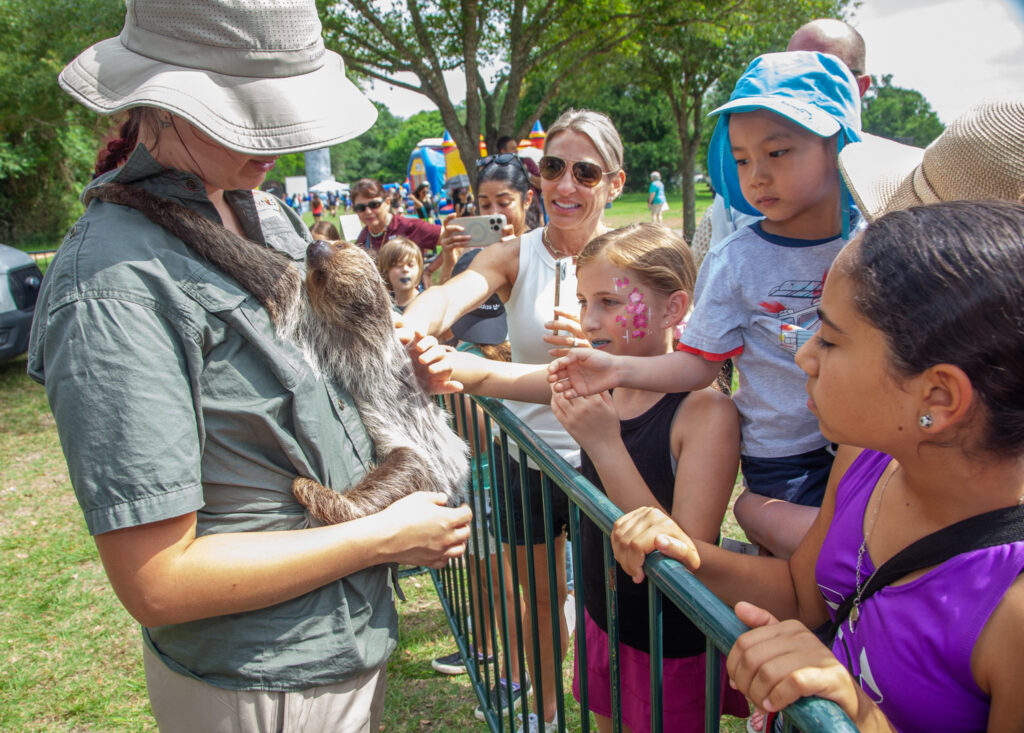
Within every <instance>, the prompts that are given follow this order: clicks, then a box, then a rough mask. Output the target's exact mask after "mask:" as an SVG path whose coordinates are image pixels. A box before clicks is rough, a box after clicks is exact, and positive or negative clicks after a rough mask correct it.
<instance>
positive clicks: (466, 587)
mask: <svg viewBox="0 0 1024 733" xmlns="http://www.w3.org/2000/svg"><path fill="white" fill-rule="evenodd" d="M448 400H449V403H448V406H449V408H450V409H452V412H453V414H454V416H455V419H456V422H457V424H458V426H459V428H460V431H461V432H462V433H463V434H464V435H466V436H467V437H468V439H469V441H470V444H471V446H472V447H473V452H474V456H476V459H475V460H474V467H473V472H472V477H471V486H470V488H469V501H470V506H471V507H472V509H473V512H474V517H475V519H474V523H473V529H472V532H471V537H470V540H469V545H470V554H469V555H468V556H467V557H464V558H460V559H459V560H458V561H456V562H453V563H451V564H450V565H449V566H448V567H447V568H445V569H443V570H441V571H432V577H433V579H434V583H435V587H436V589H437V593H438V597H439V598H440V601H441V605H442V607H443V609H444V611H445V614H446V615H447V617H448V621H449V624H450V626H451V629H452V633H453V635H454V637H455V641H456V643H457V645H458V648H459V651H460V653H461V654H462V656H463V659H464V660H465V661H466V667H467V671H468V674H469V677H470V680H471V682H472V685H473V688H474V690H475V692H476V695H477V698H478V700H479V701H480V707H481V712H482V715H483V718H484V719H485V721H486V723H487V725H488V726H489V727H490V729H491V730H492V731H515V730H517V726H518V724H517V721H516V712H517V711H516V709H515V708H514V707H501V708H499V707H497V706H495V705H494V704H493V702H494V701H493V699H492V695H491V692H490V691H491V690H492V688H494V687H495V686H496V684H497V682H498V680H499V678H500V671H501V670H502V669H505V670H509V669H511V668H512V663H513V658H512V656H513V655H518V656H517V657H516V658H517V659H518V660H519V661H520V668H521V669H524V670H525V668H526V664H525V660H526V658H527V657H526V653H527V651H528V652H529V653H530V654H532V655H533V659H539V658H540V655H541V649H540V645H539V639H538V634H536V633H534V634H533V635H532V638H531V640H530V644H529V648H527V644H526V643H525V642H524V626H523V618H522V616H521V614H520V613H517V612H516V609H520V608H522V607H524V606H525V612H526V613H527V614H530V619H531V620H536V619H537V583H538V578H537V577H535V572H534V564H533V563H532V562H529V563H527V564H526V568H525V571H526V572H525V575H524V573H523V570H522V569H521V568H519V567H518V564H519V563H518V562H517V558H516V553H515V552H507V555H508V557H505V554H506V551H507V547H506V546H505V545H502V544H501V543H500V542H498V541H497V539H496V538H497V537H498V536H499V532H498V529H499V523H501V525H502V526H503V527H504V529H505V530H506V533H505V537H513V536H515V534H514V533H513V531H512V530H513V527H512V512H511V496H510V491H504V492H501V491H499V490H498V481H497V479H498V477H499V475H500V476H501V478H502V479H503V483H502V485H504V486H505V487H510V482H509V460H510V459H511V460H516V461H517V462H518V463H519V465H521V466H525V465H527V463H526V462H527V458H529V459H531V460H532V461H533V462H535V463H536V464H537V466H539V468H540V471H541V473H542V488H541V494H542V501H543V506H542V510H543V518H544V523H545V538H546V547H547V548H548V551H547V553H546V559H547V570H548V572H547V576H548V589H547V590H548V593H549V596H550V598H552V599H556V600H557V599H558V592H557V589H556V587H555V578H556V571H557V568H556V558H555V553H554V552H553V551H552V548H553V546H554V539H555V538H554V537H553V518H552V507H551V496H552V491H558V490H561V491H564V492H565V494H566V495H567V496H568V499H569V506H570V512H569V514H570V516H569V539H570V540H571V541H578V538H579V526H580V512H583V513H584V514H585V515H586V516H587V517H589V518H590V519H591V520H592V521H593V522H594V523H595V524H596V525H597V526H598V527H599V528H600V530H601V531H602V533H603V534H604V535H605V540H604V545H605V552H604V568H605V597H606V601H607V606H608V636H609V648H608V649H588V648H587V645H586V643H585V633H584V608H583V603H584V599H583V594H584V590H583V588H582V585H581V584H580V583H579V582H577V583H576V585H575V610H576V628H575V632H576V639H577V652H576V657H577V659H576V662H577V664H578V665H579V669H580V670H586V668H587V666H586V660H587V656H588V655H593V654H607V655H609V659H610V669H611V676H612V679H611V696H612V700H611V704H612V716H611V717H612V722H613V726H614V730H615V731H616V732H618V731H621V730H622V727H621V726H622V721H621V707H620V700H619V689H618V687H619V685H618V680H619V677H618V675H619V664H618V638H619V634H618V609H617V608H616V604H615V593H614V588H613V585H614V582H615V572H614V568H615V561H614V558H613V557H612V554H611V547H610V543H609V541H608V536H609V535H610V533H611V530H612V525H613V524H614V522H615V520H616V519H618V517H620V516H621V515H622V512H621V511H620V510H619V509H618V507H616V506H615V505H614V504H613V503H612V502H611V500H609V499H608V497H606V496H605V495H604V494H603V493H601V492H600V491H599V490H598V489H597V488H596V487H594V486H593V484H591V483H590V482H589V481H588V480H586V479H585V478H583V476H581V475H580V474H579V473H578V472H577V471H576V470H575V469H574V468H573V467H572V466H570V465H569V464H568V463H567V462H566V461H565V460H563V459H562V458H561V456H559V455H558V454H557V453H556V452H555V451H554V450H553V449H552V448H551V447H550V446H548V445H547V444H546V443H545V442H543V441H542V440H540V439H539V438H538V437H537V436H536V435H535V434H534V433H533V432H532V431H531V430H530V429H529V428H527V427H526V425H524V424H523V423H522V422H521V421H520V420H519V419H518V418H517V417H516V416H515V415H514V414H513V413H512V412H510V411H509V410H508V409H507V408H506V407H505V406H504V405H503V404H502V403H501V402H500V401H498V400H493V399H489V398H486V397H472V398H468V397H465V396H462V395H458V396H454V397H449V398H448ZM495 427H497V435H495V434H494V432H493V430H494V428H495ZM525 482H526V472H525V471H521V472H520V481H519V485H518V486H514V487H510V489H511V490H516V491H520V492H523V494H522V495H523V502H524V503H525V505H526V506H525V508H524V512H523V513H524V515H525V516H524V518H523V519H524V524H525V525H526V526H525V528H524V529H523V531H524V532H525V534H526V536H527V537H529V536H530V529H531V528H530V527H529V524H530V508H531V507H530V506H529V501H530V497H529V492H528V491H525V486H526V484H525ZM552 487H556V488H554V489H553V488H552ZM488 504H489V507H490V511H489V512H488V511H487V507H488ZM577 547H578V545H577ZM492 553H493V554H492ZM528 556H529V555H528ZM644 567H645V571H646V575H647V580H646V581H645V583H646V584H647V589H648V598H649V600H650V604H649V605H650V650H651V655H650V656H651V665H650V674H651V693H652V699H651V730H652V731H661V730H662V729H663V726H662V720H661V716H662V689H661V687H662V684H661V683H662V679H661V673H662V628H661V609H662V606H663V603H664V602H665V599H667V601H668V602H669V603H674V604H675V605H676V606H678V607H679V608H680V609H681V610H682V611H683V613H684V614H685V615H686V616H687V617H689V618H690V619H691V620H692V621H693V622H694V624H695V625H696V626H697V627H698V628H699V629H700V630H701V631H702V632H703V633H704V635H705V636H706V637H707V657H706V659H707V663H706V667H707V671H706V688H705V690H706V692H705V694H706V701H707V703H706V705H705V709H706V715H705V730H706V731H717V730H718V729H719V718H720V714H719V700H720V699H721V690H720V684H721V682H720V680H721V674H720V670H721V667H720V659H721V658H720V655H719V652H727V651H728V650H729V649H730V648H731V647H732V645H733V643H734V642H735V640H736V638H737V637H738V636H739V635H740V634H741V633H743V632H744V631H746V630H747V627H746V626H744V625H743V624H742V623H741V622H740V621H739V619H738V618H736V615H735V614H734V613H733V612H732V610H731V609H730V608H728V607H727V606H726V605H725V604H724V603H722V602H721V601H720V600H719V599H718V598H717V597H716V596H715V595H714V594H712V593H711V591H709V590H708V589H707V588H706V587H705V586H704V585H703V584H702V583H701V582H700V581H699V580H697V578H696V577H694V576H693V574H692V573H690V572H689V571H687V570H686V569H685V568H684V567H683V566H682V565H680V564H679V563H677V562H675V561H674V560H671V559H669V558H667V557H664V556H662V555H661V554H660V553H657V552H656V553H654V554H652V555H651V556H650V557H648V559H647V562H646V564H645V566H644ZM573 574H574V577H575V578H576V579H577V581H579V579H581V578H582V569H581V558H580V554H579V552H574V553H573ZM520 579H522V583H521V584H522V587H523V590H524V592H525V597H523V593H521V591H520V582H519V581H520ZM506 588H509V589H510V591H511V592H510V593H506V590H505V589H506ZM506 595H509V596H510V600H511V604H510V603H509V600H507V599H506ZM554 611H555V613H553V615H552V620H551V637H552V640H553V645H554V648H555V650H556V652H557V650H560V648H561V644H562V640H561V631H560V621H559V619H560V614H561V611H562V608H561V606H560V604H557V603H556V604H555V607H554ZM534 626H535V625H534ZM510 639H515V640H516V641H515V643H510V642H509V640H510ZM495 640H496V642H497V643H495ZM510 647H512V648H510ZM484 651H488V653H489V654H490V655H491V656H489V657H488V656H486V655H484ZM557 658H558V655H557V653H556V659H557ZM535 669H536V672H537V677H538V678H537V679H533V680H531V681H530V682H531V683H532V690H533V691H532V694H524V699H523V703H522V712H523V714H524V718H525V716H526V713H527V712H528V711H530V710H533V711H535V712H537V713H538V715H539V716H540V713H541V711H542V710H543V709H544V700H543V699H542V691H541V688H542V685H543V678H542V675H543V673H544V670H543V669H541V665H535ZM524 674H525V672H524ZM579 678H580V681H581V685H580V703H579V704H577V703H576V701H575V700H574V699H573V697H572V695H571V694H570V695H568V696H566V695H565V690H563V685H562V675H561V674H556V675H555V680H554V682H555V685H554V688H555V695H556V704H557V717H558V729H559V731H566V730H582V731H589V730H590V728H591V724H590V716H589V715H588V714H587V713H586V712H585V711H586V710H587V708H588V705H587V701H588V695H589V690H588V689H587V685H586V675H585V674H581V675H579ZM524 692H525V690H524ZM570 709H571V711H572V713H573V719H574V720H575V715H577V714H578V715H579V724H578V726H577V725H576V724H575V723H573V724H572V725H571V726H570V725H568V724H567V720H566V718H567V712H569V711H570ZM540 717H541V718H542V717H543V716H540ZM785 718H786V721H787V728H790V727H791V726H794V725H795V726H796V727H798V728H799V729H800V730H803V731H807V732H808V733H811V732H812V731H855V730H856V728H855V727H854V725H853V724H852V723H851V722H850V720H849V718H848V717H847V716H846V715H845V714H844V713H843V711H842V710H841V709H840V708H839V707H838V706H837V705H835V704H833V703H832V702H829V701H826V700H820V699H817V698H805V699H803V700H800V701H798V702H797V703H795V704H794V705H791V706H790V707H789V708H787V709H786V711H785ZM541 730H543V725H542V726H541Z"/></svg>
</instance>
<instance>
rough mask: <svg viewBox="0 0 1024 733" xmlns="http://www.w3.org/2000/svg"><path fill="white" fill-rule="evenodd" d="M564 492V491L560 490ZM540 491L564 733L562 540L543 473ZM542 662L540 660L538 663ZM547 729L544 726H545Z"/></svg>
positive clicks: (560, 724) (559, 712)
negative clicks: (558, 547)
mask: <svg viewBox="0 0 1024 733" xmlns="http://www.w3.org/2000/svg"><path fill="white" fill-rule="evenodd" d="M558 490H559V491H561V489H558ZM540 492H541V503H542V504H543V509H544V540H545V548H546V551H545V553H544V555H545V560H546V561H547V568H548V598H549V599H550V606H551V643H552V651H553V652H554V655H555V661H556V664H555V670H554V683H555V704H556V710H555V715H556V716H557V717H558V730H559V732H560V733H565V704H564V702H563V694H564V691H563V690H562V661H563V660H564V655H563V654H562V616H563V613H562V612H563V610H564V609H563V608H562V605H563V604H562V599H561V590H562V589H561V587H560V586H559V584H558V571H559V568H558V567H557V566H556V564H555V560H556V556H557V554H558V553H557V545H558V542H557V540H558V538H557V537H555V536H554V534H555V531H554V523H555V522H554V512H553V511H552V507H551V479H550V478H549V477H548V475H547V474H546V473H542V474H541V479H540ZM557 559H558V562H560V563H562V568H561V570H562V572H565V558H564V557H561V558H557ZM538 661H539V660H538ZM540 718H541V720H542V721H543V720H544V716H543V714H542V715H541V716H540ZM541 728H543V723H542V724H541Z"/></svg>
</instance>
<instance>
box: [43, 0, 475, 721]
mask: <svg viewBox="0 0 1024 733" xmlns="http://www.w3.org/2000/svg"><path fill="white" fill-rule="evenodd" d="M176 7H177V6H173V5H172V6H169V5H168V4H167V3H165V2H162V1H161V0H128V4H127V9H126V15H125V26H124V29H123V31H122V33H121V34H120V35H119V36H117V37H115V38H111V39H107V40H105V41H100V42H99V43H97V44H96V45H94V46H92V47H90V48H89V49H87V50H86V51H84V52H83V53H82V54H80V55H79V56H78V57H77V58H75V59H74V60H73V61H71V63H70V64H68V66H67V67H66V68H65V69H64V70H63V71H62V72H61V75H60V84H61V87H62V88H63V89H64V90H65V91H67V92H68V93H69V94H71V95H72V96H73V97H74V98H75V99H76V100H77V101H79V102H81V103H83V104H84V105H86V106H87V107H88V108H89V109H91V110H93V111H96V112H100V113H106V114H112V113H119V112H124V113H125V116H124V119H123V121H122V122H121V124H120V126H119V128H118V131H117V134H116V135H115V137H114V139H112V140H111V141H110V142H109V143H108V144H107V145H106V146H105V147H104V149H103V150H102V151H101V152H100V155H99V156H98V159H97V167H96V173H97V178H96V179H95V180H94V181H93V182H92V183H91V184H89V186H88V187H87V189H86V192H85V199H84V200H86V201H89V196H90V194H93V193H96V192H97V191H98V189H99V187H101V186H103V185H104V184H111V183H112V184H120V185H122V186H125V187H127V188H129V189H131V190H132V191H135V192H136V193H137V195H138V196H139V199H140V200H141V199H144V198H145V194H147V193H148V194H150V195H153V196H156V197H160V198H164V199H167V200H168V201H169V202H173V203H174V204H177V205H180V206H184V207H187V208H188V209H190V210H191V211H192V212H195V213H196V214H198V215H201V216H203V217H206V218H207V219H209V220H210V221H211V222H212V223H213V225H216V226H220V227H223V229H224V232H223V235H224V236H225V237H227V238H230V237H232V236H238V237H246V238H249V239H251V240H253V241H255V242H257V243H259V244H260V245H264V246H266V247H267V248H269V249H272V250H274V251H276V252H279V253H280V254H281V256H282V257H286V258H288V259H289V260H291V261H294V263H295V266H296V267H299V268H303V263H304V254H305V251H306V247H307V245H309V244H310V242H311V237H310V235H309V230H308V229H307V228H306V226H305V224H304V223H303V222H302V219H301V218H299V217H298V216H296V215H294V214H293V212H292V211H291V210H290V209H288V208H286V207H283V206H281V204H280V202H279V201H278V200H277V199H275V198H274V197H273V196H271V195H269V194H266V193H264V192H262V191H259V190H256V188H257V187H258V186H259V185H260V184H261V183H262V182H263V181H264V179H265V177H266V175H267V173H268V172H269V171H270V170H271V169H272V168H273V166H274V161H275V160H276V159H277V157H278V156H281V155H285V154H288V153H296V152H302V151H305V150H314V149H320V148H324V147H328V146H331V145H336V144H338V143H341V142H343V141H345V140H348V139H351V138H353V137H355V136H357V135H359V134H360V133H362V132H363V131H365V130H366V129H367V128H369V127H370V125H372V124H373V121H374V120H375V119H376V111H375V109H374V107H373V105H372V104H371V103H370V102H369V100H367V99H366V98H365V97H364V96H363V95H362V93H360V92H359V90H358V89H357V88H356V87H355V85H353V84H352V82H350V81H349V80H348V79H347V78H346V77H345V72H344V63H343V61H342V59H341V57H340V56H338V55H337V54H335V53H334V52H331V51H327V50H325V49H324V46H323V40H322V37H321V25H320V21H319V19H318V17H317V11H316V5H315V3H314V2H312V0H308V1H300V2H291V3H280V2H276V1H275V0H243V1H239V0H231V1H230V2H229V1H228V0H204V1H202V2H194V3H189V5H188V12H180V11H176V10H175V8H176ZM155 48H158V49H159V54H158V55H149V54H151V53H153V51H154V49H155ZM254 59H255V60H254ZM266 74H273V75H272V76H261V75H266ZM323 89H331V90H332V92H331V94H330V95H328V96H327V97H325V96H324V95H323V94H322V93H321V91H322V90H323ZM28 369H29V374H30V375H31V376H32V378H33V379H35V380H37V381H39V382H42V383H44V384H45V386H46V394H47V398H48V400H49V403H50V407H51V409H52V412H53V416H54V420H55V422H56V426H57V430H58V433H59V435H60V439H61V447H62V449H63V452H64V456H65V459H66V460H67V464H68V473H69V476H70V479H71V484H72V486H73V487H74V490H75V495H76V498H77V499H78V502H79V504H80V505H81V507H82V511H83V514H84V517H85V522H86V525H87V527H88V529H89V532H90V533H91V534H92V535H93V536H94V539H95V542H96V547H97V550H98V552H99V556H100V559H101V560H102V562H103V568H104V571H105V572H106V574H107V577H108V578H109V580H110V583H111V586H112V587H113V590H114V592H116V594H117V596H118V598H119V599H120V601H121V603H122V604H123V605H124V607H125V608H126V609H127V611H128V612H129V613H130V614H131V615H132V616H133V617H134V618H135V619H136V620H137V621H138V622H139V623H140V624H141V626H142V633H141V637H142V638H141V642H142V657H143V663H144V665H145V674H146V684H147V688H148V692H149V698H150V703H151V707H152V711H153V716H154V717H155V718H156V724H157V726H158V727H159V728H160V730H161V731H164V733H179V732H180V733H185V732H192V731H223V730H232V731H242V732H244V733H249V732H252V733H255V732H256V731H265V730H276V731H283V732H284V733H299V732H300V731H306V730H345V731H376V730H377V729H378V727H379V724H380V720H381V716H382V712H383V704H384V688H385V673H386V665H387V659H388V657H389V656H390V654H391V652H392V651H393V650H394V649H395V646H396V644H397V642H398V638H397V637H398V618H397V614H396V613H395V608H394V600H393V590H392V586H391V582H390V579H389V572H388V563H395V562H402V563H411V564H416V565H430V566H433V567H443V566H444V565H446V564H447V563H448V561H449V560H450V559H451V558H453V557H458V556H461V554H462V553H463V552H464V547H465V542H466V539H467V538H468V536H469V521H470V517H471V513H470V511H469V509H468V507H460V508H455V509H452V508H448V507H446V506H445V502H446V497H445V496H444V495H443V494H427V493H423V492H418V493H415V494H412V495H410V496H409V497H407V498H405V499H402V500H400V501H398V502H396V503H394V504H392V505H391V506H390V507H388V508H387V509H385V510H384V511H382V512H380V513H378V514H375V515H371V516H368V517H365V518H362V519H357V520H354V521H351V522H345V523H343V524H338V525H334V526H315V527H314V526H311V520H310V517H309V515H308V514H307V513H306V512H305V511H304V509H303V507H302V506H301V505H300V504H299V503H298V502H297V500H296V498H295V495H294V494H293V492H292V480H293V479H294V478H295V477H296V476H298V475H301V476H305V477H311V478H313V479H315V480H316V481H319V482H321V483H322V484H324V485H326V486H329V487H331V488H332V489H334V490H336V491H345V490H346V489H347V487H349V486H351V485H353V484H355V483H356V482H358V481H359V480H360V479H361V478H362V477H363V475H364V474H365V473H366V472H367V470H368V469H369V467H370V466H371V465H372V462H373V460H374V454H373V445H372V441H371V440H370V437H369V435H368V434H367V431H366V429H365V427H364V426H363V424H362V421H361V419H360V417H359V413H358V411H357V410H356V409H355V406H354V404H353V402H352V397H351V396H350V395H349V394H348V392H347V391H346V390H345V388H344V387H343V386H342V385H341V384H338V383H336V382H334V381H333V380H325V379H324V378H323V377H321V376H320V375H319V374H318V373H317V372H316V370H315V369H313V368H312V367H311V365H310V364H309V363H308V362H307V360H306V357H305V356H304V355H303V352H302V350H301V349H300V348H299V347H298V345H296V344H295V343H294V342H292V341H291V340H288V339H282V338H280V337H279V334H278V333H276V331H275V328H274V325H273V322H272V320H271V316H270V314H269V313H268V312H267V311H266V310H265V309H264V308H263V307H262V306H261V305H260V304H259V300H258V299H257V298H256V297H254V295H253V293H250V292H247V291H246V290H245V289H243V288H242V287H241V286H240V285H239V284H238V283H237V282H236V281H234V280H233V279H230V278H227V277H226V276H225V275H224V274H223V273H221V272H219V271H218V270H216V269H214V268H213V266H212V265H211V264H210V263H209V262H208V261H207V260H206V259H204V258H202V257H200V256H199V255H196V254H195V253H194V252H193V251H192V250H191V249H190V248H189V247H188V246H186V243H185V242H183V241H182V240H181V239H178V238H177V237H176V236H175V235H173V234H171V233H170V232H169V231H167V230H166V229H164V228H162V227H161V226H159V225H157V224H155V223H153V222H151V221H150V219H149V218H147V216H144V215H143V213H141V212H140V211H138V210H136V209H135V208H133V207H130V206H127V205H119V204H114V203H109V202H107V201H104V200H102V199H101V198H93V199H92V200H91V201H90V202H89V203H88V205H87V207H86V209H85V213H84V214H83V215H82V217H81V218H80V220H79V222H78V223H77V224H76V225H75V226H74V227H73V228H72V229H71V231H70V232H69V234H68V236H67V238H66V239H65V241H64V243H63V245H62V246H61V249H60V251H59V252H58V253H57V255H56V257H55V258H54V260H53V262H52V264H51V265H50V267H49V269H48V270H47V274H46V277H45V279H44V282H43V286H42V291H41V293H40V296H39V300H38V303H37V305H36V316H35V321H34V323H33V330H32V339H31V346H30V355H29V362H28ZM96 374H102V375H103V378H102V379H96V378H95V375H96Z"/></svg>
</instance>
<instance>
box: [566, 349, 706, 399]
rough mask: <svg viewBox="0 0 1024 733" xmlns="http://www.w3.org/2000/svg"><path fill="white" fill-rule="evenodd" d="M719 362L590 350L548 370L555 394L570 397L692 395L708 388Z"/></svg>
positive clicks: (572, 352)
mask: <svg viewBox="0 0 1024 733" xmlns="http://www.w3.org/2000/svg"><path fill="white" fill-rule="evenodd" d="M721 369H722V362H720V361H709V360H708V359H705V358H704V357H702V356H698V355H696V354H691V353H690V352H688V351H673V352H672V353H671V354H662V355H660V356H616V355H613V354H606V353H605V352H603V351H597V350H594V349H572V350H570V351H569V353H568V354H566V355H565V356H562V357H559V358H558V359H555V360H554V361H553V362H551V364H550V365H549V367H548V370H549V371H550V372H551V374H550V375H549V377H548V381H550V382H553V383H555V387H554V390H555V391H556V392H565V393H566V394H567V395H568V396H570V397H576V396H585V395H592V394H596V393H598V392H603V391H605V390H608V389H614V388H615V387H630V388H632V389H645V390H648V391H650V392H662V393H668V392H696V391H697V390H700V389H704V388H705V387H709V386H711V383H712V382H714V381H715V377H716V376H718V372H719V371H721Z"/></svg>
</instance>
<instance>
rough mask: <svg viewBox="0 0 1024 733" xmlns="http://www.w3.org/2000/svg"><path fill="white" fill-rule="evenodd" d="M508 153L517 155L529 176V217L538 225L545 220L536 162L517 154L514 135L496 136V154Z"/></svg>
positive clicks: (517, 149)
mask: <svg viewBox="0 0 1024 733" xmlns="http://www.w3.org/2000/svg"><path fill="white" fill-rule="evenodd" d="M501 153H508V154H509V155H516V156H518V158H519V160H520V161H521V162H522V164H523V168H525V169H526V173H527V175H529V177H530V190H531V191H533V201H532V202H531V203H530V209H529V218H530V220H531V221H533V222H534V224H533V226H535V227H536V226H540V225H541V224H542V223H544V222H545V218H544V202H543V200H542V197H541V192H540V168H538V167H537V162H536V161H535V160H533V158H530V157H527V156H525V155H519V146H518V144H517V143H516V139H515V138H514V137H509V136H508V135H504V136H502V137H499V138H498V154H499V155H500V154H501Z"/></svg>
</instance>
